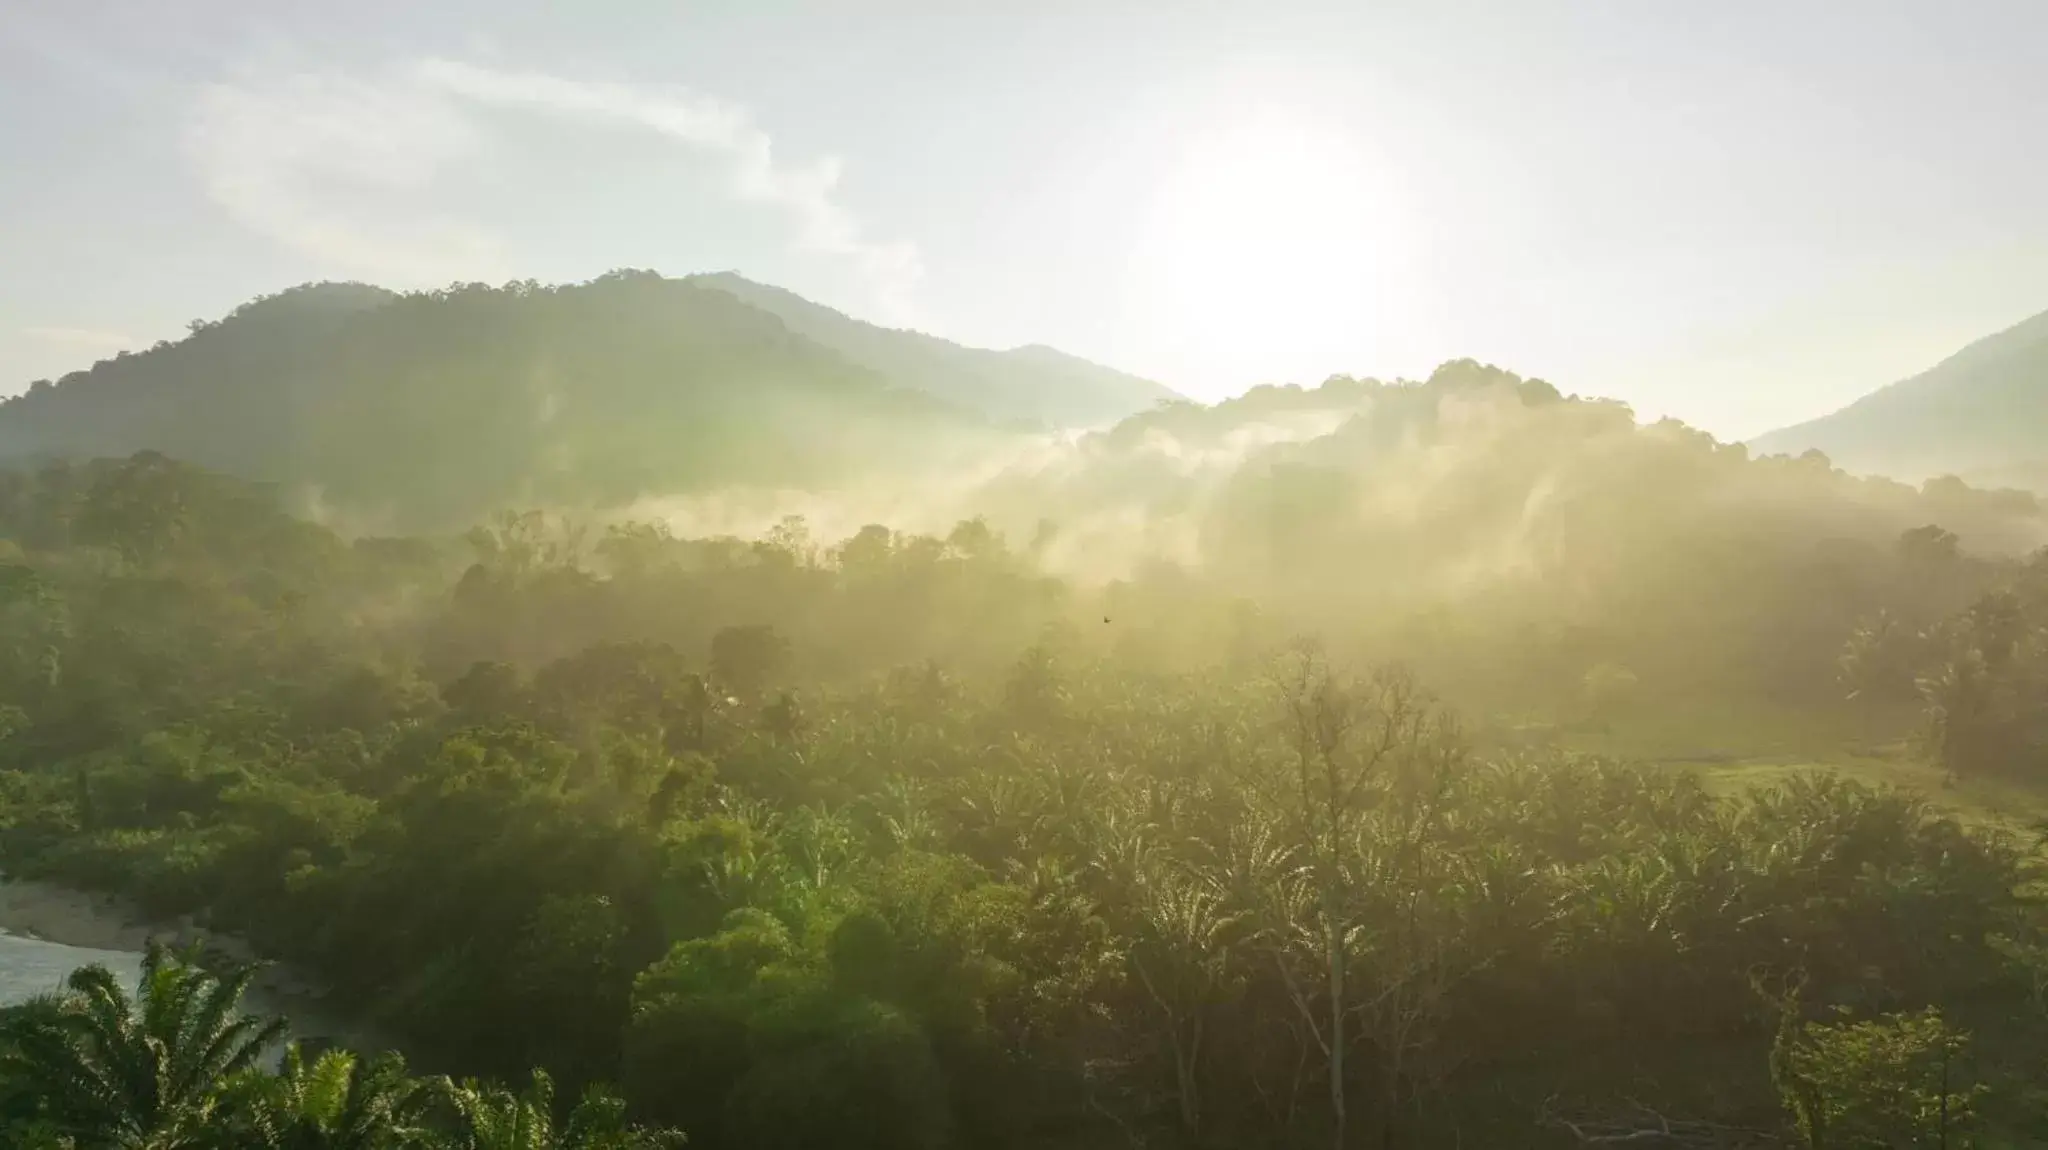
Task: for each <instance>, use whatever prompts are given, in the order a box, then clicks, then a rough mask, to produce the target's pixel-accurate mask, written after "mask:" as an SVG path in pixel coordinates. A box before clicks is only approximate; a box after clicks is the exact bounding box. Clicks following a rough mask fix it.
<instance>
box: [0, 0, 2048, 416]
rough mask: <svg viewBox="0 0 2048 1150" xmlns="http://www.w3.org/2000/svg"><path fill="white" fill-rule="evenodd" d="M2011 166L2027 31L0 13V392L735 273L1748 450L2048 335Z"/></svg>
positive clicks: (2039, 256)
mask: <svg viewBox="0 0 2048 1150" xmlns="http://www.w3.org/2000/svg"><path fill="white" fill-rule="evenodd" d="M2043 139H2048V3H2043V2H2041V0H2009V2H1995V0H1947V2H1944V3H1935V2H1932V0H1924V2H1912V3H1907V2H1891V0H1856V2H1854V3H1851V2H1849V0H1835V2H1821V0H1807V2H1796V0H1795V2H1790V3H1787V2H1784V0H1768V2H1766V0H1756V2H1751V0H1724V2H1723V3H1718V4H1700V3H1696V2H1679V0H1672V2H1668V3H1667V2H1658V0H1496V2H1492V3H1479V2H1476V0H1464V2H1460V0H1427V2H1415V3H1370V2H1366V0H1353V2H1349V3H1311V2H1309V0H1261V2H1259V3H1250V2H1243V3H1227V4H1226V3H1203V2H1199V0H1182V2H1172V0H1077V2H1059V0H1040V2H1036V3H1029V4H1019V3H1007V2H1001V0H925V2H921V3H912V2H910V0H869V2H864V3H860V4H848V3H839V2H834V0H813V2H811V3H774V2H769V0H747V2H746V3H741V2H739V0H719V2H716V3H687V2H681V0H661V2H657V0H640V2H631V3H628V2H615V3H606V2H603V0H578V2H576V3H566V2H557V3H547V2H543V0H520V2H513V0H447V2H441V3H418V2H415V0H353V2H351V3H346V4H337V3H334V2H333V0H319V2H316V3H302V2H299V0H240V2H234V3H230V2H227V0H180V3H177V4H168V3H163V2H162V0H127V2H123V0H0V390H8V391H12V390H19V389H20V388H22V387H25V386H26V385H27V384H28V382H29V381H31V380H33V379H36V378H40V377H53V376H56V375H60V374H62V373H64V372H65V371H69V370H72V369H75V368H79V367H83V366H86V365H88V364H90V363H91V362H92V361H93V360H94V359H96V358H99V357H101V356H104V355H107V354H111V352H112V351H114V350H117V349H119V348H121V347H128V346H133V347H141V346H146V345H147V344H149V343H152V342H154V341H155V340H157V339H161V338H167V337H175V336H177V335H178V334H180V333H181V332H182V330H183V325H184V323H185V321H186V320H188V319H191V318H194V317H202V316H204V317H211V316H217V315H219V314H221V313H223V312H225V311H227V310H229V309H231V308H232V307H233V306H235V305H236V304H237V303H239V302H241V301H243V300H245V299H247V298H248V297H250V296H252V295H255V294H258V293H261V292H268V291H275V290H277V289H279V288H282V287H286V286H289V285H291V284H294V283H300V282H304V281H307V280H313V279H327V278H335V279H361V280H368V281H372V282H377V283H382V284H385V285H388V286H392V287H422V286H438V285H442V284H445V283H448V282H450V281H454V280H486V281H491V282H501V281H503V280H506V279H511V278H529V277H530V278H535V279H541V280H570V279H586V278H589V277H590V276H593V275H596V274H599V273H601V272H603V271H605V270H607V269H609V268H613V267H620V266H631V267H651V268H655V269H658V270H660V271H663V272H667V273H670V274H677V275H680V274H685V273H688V272H692V271H703V270H718V269H726V268H732V269H737V270H739V271H741V272H743V273H744V274H747V275H749V276H751V277H753V278H756V279H761V280H765V281H768V282H772V283H777V284H781V285H783V286H785V287H789V288H791V289H793V290H795V291H798V292H801V293H803V294H805V295H808V296H811V297H812V298H815V299H818V300H821V301H823V302H826V303H830V304H832V305H834V306H837V307H840V308H842V309H844V310H847V311H849V312H852V313H854V314H856V315H860V316H863V317H865V318H871V319H875V320H878V321H881V322H888V323H894V324H899V325H908V326H916V327H919V328H922V329H925V330H929V331H932V332H935V333H937V334H940V335H945V336H948V337H950V338H953V339H957V340H960V341H962V342H965V343H973V344H980V345H986V346H997V347H1005V346H1011V345H1015V344H1019V343H1030V342H1039V343H1049V344H1053V345H1055V346H1058V347H1061V348H1063V349H1066V350H1068V351H1072V352H1074V353H1076V354H1080V355H1084V356H1087V357H1089V358H1092V359H1097V360H1100V361H1103V362H1105V363H1110V364H1113V365H1115V366H1118V367H1123V368H1126V369H1128V370H1132V371H1137V372H1140V373H1142V374H1146V375H1149V376H1152V377H1154V378H1157V379H1159V380H1161V381H1162V382H1165V383H1168V384H1170V385H1172V386H1175V387H1177V388H1180V389H1181V390H1183V391H1185V392H1187V393H1189V394H1190V395H1194V396H1197V397H1201V398H1215V397H1219V396H1221V395H1224V394H1228V393H1231V392H1234V391H1237V390H1241V389H1243V388H1244V387H1246V386H1249V385H1251V384H1253V383H1257V382H1268V381H1299V382H1311V383H1312V382H1316V381H1319V380H1320V379H1322V378H1323V377H1325V376H1327V375H1329V374H1331V373H1333V372H1346V373H1351V374H1358V375H1379V376H1383V377H1392V376H1397V375H1406V376H1419V375H1422V374H1425V373H1427V372H1428V371H1429V369H1430V368H1431V367H1433V366H1434V365H1435V364H1436V363H1438V362H1440V361H1442V360H1445V359H1450V358H1455V357H1459V356H1472V357H1475V358H1479V359H1483V360H1488V361H1492V362H1496V363H1499V364H1501V365H1502V366H1505V367H1509V368H1512V369H1514V370H1517V371H1520V372H1523V373H1525V374H1532V375H1541V376H1544V377H1546V378H1549V379H1551V380H1553V381H1554V382H1556V383H1558V384H1559V385H1560V386H1562V387H1563V388H1565V389H1566V390H1568V391H1580V392H1587V393H1599V394H1608V395H1615V396H1619V397H1621V398H1623V399H1626V400H1628V401H1630V402H1631V403H1633V404H1635V405H1636V407H1637V409H1638V410H1639V411H1640V412H1642V413H1643V414H1645V415H1664V414H1672V415H1677V416H1679V417H1681V418H1684V419H1686V420H1688V421H1690V422H1693V423H1696V424H1698V425H1700V426H1702V427H1706V428H1708V429H1710V430H1713V431H1715V432H1717V433H1721V434H1723V435H1746V434H1750V433H1754V432H1757V431H1761V430H1764V429H1767V428H1769V427H1772V426H1775V425H1778V424H1782V423H1786V422H1790V421H1794V420H1797V419H1800V418H1804V417H1806V416H1809V415H1813V414H1817V413H1819V412H1822V411H1825V410H1828V409H1831V408H1833V407H1836V406H1839V405H1840V404H1841V403H1843V402H1845V401H1847V400H1848V399H1851V398H1853V397H1854V396H1856V395H1858V394H1860V393H1862V392H1864V391H1867V390H1869V389H1871V388H1872V387H1875V386H1877V385H1879V384H1882V383H1885V382H1888V381H1890V380H1892V379H1895V378H1898V377H1900V376H1903V375H1907V374H1910V373H1912V372H1914V371H1917V370H1919V369H1921V368H1923V367H1925V366H1927V365H1929V364H1930V363H1932V362H1933V361H1934V360H1936V359H1938V358H1940V357H1941V356H1942V355H1944V354H1946V353H1947V352H1949V351H1952V350H1954V349H1955V348H1956V347H1958V346H1960V345H1961V344H1963V343H1965V342H1967V341H1969V340H1970V339H1973V338H1975V337H1977V336H1980V335H1983V334H1987V333H1988V332H1990V331H1992V330H1995V329H1998V328H2001V327H2004V326H2007V325H2010V324H2011V323H2014V322H2017V321H2018V320H2020V319H2023V318H2025V317H2026V316H2028V315H2031V314H2033V313H2035V312H2038V311H2040V310H2043V309H2048V212H2044V211H2043V210H2042V205H2043V204H2048V147H2043V146H2042V144H2041V141H2042V140H2043Z"/></svg>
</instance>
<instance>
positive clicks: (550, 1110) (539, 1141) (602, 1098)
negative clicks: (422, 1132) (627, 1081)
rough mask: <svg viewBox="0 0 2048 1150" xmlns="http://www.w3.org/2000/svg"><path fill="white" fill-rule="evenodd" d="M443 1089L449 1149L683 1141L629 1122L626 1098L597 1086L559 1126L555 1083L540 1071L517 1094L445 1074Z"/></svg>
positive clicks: (655, 1145) (598, 1147)
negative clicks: (450, 1118) (451, 1120)
mask: <svg viewBox="0 0 2048 1150" xmlns="http://www.w3.org/2000/svg"><path fill="white" fill-rule="evenodd" d="M442 1090H443V1092H444V1093H445V1095H446V1097H447V1100H448V1103H449V1105H450V1107H451V1108H452V1109H453V1110H454V1111H455V1118H456V1123H455V1135H454V1137H453V1138H452V1139H451V1140H449V1141H448V1142H447V1143H446V1145H447V1146H448V1147H449V1150H668V1148H670V1147H680V1146H682V1145H683V1141H684V1139H683V1136H682V1135H681V1134H680V1133H677V1132H675V1131H670V1130H646V1129H640V1128H636V1127H633V1126H630V1125H628V1124H627V1122H626V1104H625V1102H623V1101H622V1100H620V1099H619V1098H618V1097H617V1096H615V1095H612V1094H608V1093H606V1092H604V1091H602V1090H592V1091H591V1092H590V1093H588V1094H586V1095H584V1096H583V1100H582V1101H581V1102H578V1103H577V1104H576V1108H575V1109H574V1110H571V1111H570V1112H569V1118H568V1120H567V1121H566V1122H564V1123H562V1125H561V1128H560V1129H559V1130H558V1129H557V1128H556V1126H555V1120H554V1113H555V1105H554V1104H555V1084H554V1081H553V1080H552V1079H550V1078H549V1077H548V1076H547V1072H546V1071H542V1070H535V1071H534V1072H533V1083H532V1085H530V1086H528V1087H527V1088H526V1089H525V1090H524V1091H521V1092H520V1093H518V1094H514V1093H513V1092H511V1091H510V1090H507V1089H505V1088H504V1087H502V1086H496V1085H492V1084H489V1083H479V1082H477V1081H476V1080H475V1079H466V1080H464V1081H463V1082H462V1083H461V1084H459V1085H457V1084H455V1083H450V1082H447V1081H446V1080H445V1079H444V1080H443V1085H442Z"/></svg>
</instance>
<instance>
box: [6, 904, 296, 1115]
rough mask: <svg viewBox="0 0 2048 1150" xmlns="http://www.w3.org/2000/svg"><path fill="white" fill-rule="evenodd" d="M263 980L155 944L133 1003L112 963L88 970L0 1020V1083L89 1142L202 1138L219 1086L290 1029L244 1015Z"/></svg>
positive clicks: (144, 964)
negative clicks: (245, 999) (253, 984)
mask: <svg viewBox="0 0 2048 1150" xmlns="http://www.w3.org/2000/svg"><path fill="white" fill-rule="evenodd" d="M254 976H255V968H254V967H251V966H244V967H239V968H236V969H233V970H230V971H228V972H226V973H225V974H223V975H222V976H221V977H218V978H216V977H215V976H213V975H211V974H208V973H206V972H205V971H203V970H201V969H199V968H198V967H197V966H195V965H193V964H191V963H190V962H187V961H184V960H181V959H177V958H173V957H171V956H170V954H169V952H168V951H166V950H165V949H164V947H163V946H162V945H161V944H158V943H155V942H152V943H151V944H150V946H149V949H148V952H147V953H146V954H144V955H143V958H142V974H141V977H140V979H138V981H137V983H136V990H135V995H134V997H133V998H132V999H131V998H130V997H129V996H128V994H126V993H125V992H124V991H123V990H122V989H121V986H120V983H119V982H117V981H116V980H115V977H114V974H113V972H112V971H109V970H108V969H107V968H106V967H104V966H101V965H99V964H97V963H95V964H94V965H92V966H87V967H84V968H81V969H79V970H77V971H74V972H72V974H71V977H70V978H69V979H68V980H67V984H66V985H67V989H66V990H65V991H64V993H62V994H60V995H58V996H56V998H55V999H54V1000H49V1001H45V1002H44V1003H42V1004H40V1005H38V1006H37V1007H36V1008H35V1009H31V1010H24V1011H16V1012H13V1013H11V1014H9V1015H8V1016H7V1017H6V1018H5V1019H4V1020H0V1079H4V1080H8V1081H10V1082H11V1083H13V1085H14V1087H15V1089H17V1090H19V1091H21V1092H22V1093H23V1095H24V1096H27V1097H32V1098H37V1099H39V1100H40V1107H41V1117H42V1118H43V1119H44V1120H45V1121H46V1122H48V1124H49V1125H50V1126H52V1127H53V1128H54V1129H56V1130H57V1131H60V1132H61V1133H63V1134H68V1135H70V1136H72V1137H74V1138H76V1139H77V1140H78V1141H79V1142H80V1144H81V1145H83V1146H89V1147H101V1146H105V1147H118V1148H120V1150H181V1148H184V1147H199V1146H203V1145H205V1144H207V1142H208V1141H209V1140H210V1135H209V1132H208V1129H207V1128H208V1126H209V1124H210V1122H211V1119H212V1118H213V1115H214V1111H215V1108H216V1106H217V1105H218V1103H219V1101H220V1098H221V1087H222V1086H223V1085H224V1084H226V1083H227V1082H228V1081H230V1080H231V1079H233V1078H235V1077H236V1076H237V1075H240V1074H242V1073H243V1072H244V1071H247V1070H249V1069H250V1068H252V1067H254V1066H256V1065H257V1063H258V1060H259V1059H260V1058H261V1057H262V1055H263V1051H264V1050H265V1049H266V1048H267V1047H269V1046H271V1045H272V1044H274V1043H276V1042H277V1041H278V1040H279V1039H280V1038H281V1037H282V1036H283V1034H284V1030H285V1023H284V1021H283V1020H282V1019H271V1020H269V1021H264V1020H262V1019H257V1018H252V1017H249V1016H247V1015H242V1014H240V1013H239V1007H240V1006H241V1002H242V995H243V993H244V992H245V991H246V990H247V989H248V987H249V982H250V980H251V979H252V978H253V977H254Z"/></svg>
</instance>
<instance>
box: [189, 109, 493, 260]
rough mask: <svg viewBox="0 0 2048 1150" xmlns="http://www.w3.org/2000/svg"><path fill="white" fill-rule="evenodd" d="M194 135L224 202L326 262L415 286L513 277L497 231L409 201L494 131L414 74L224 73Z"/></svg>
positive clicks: (204, 173) (197, 154) (203, 168)
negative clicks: (485, 132)
mask: <svg viewBox="0 0 2048 1150" xmlns="http://www.w3.org/2000/svg"><path fill="white" fill-rule="evenodd" d="M186 143H187V146H188V148H189V149H190V152H191V155H192V157H193V159H194V161H195V162H196V163H197V165H198V168H199V173H200V178H201V180H202V182H203V183H204V186H205V188H206V191H207V193H208V194H209V195H210V196H212V197H213V199H214V200H215V201H216V202H217V203H219V204H220V205H221V206H222V207H224V208H226V209H227V210H228V212H229V213H230V214H232V215H233V216H234V217H235V218H236V219H238V220H240V221H241V222H242V223H243V224H244V225H245V226H247V227H249V228H251V229H253V230H255V231H257V232H259V233H261V234H263V235H266V236H268V237H270V238H271V239H274V240H276V241H278V242H280V243H282V244H284V245H285V246H287V247H289V248H292V249H293V250H295V251H297V252H298V253H300V254H301V255H304V256H308V257H310V258H312V259H313V260H315V261H317V262H318V263H320V264H321V265H322V266H323V268H325V269H328V270H332V271H341V272H346V273H349V274H359V275H368V276H372V277H377V278H386V279H395V280H399V281H403V282H405V283H407V284H410V285H415V286H426V285H435V286H439V285H442V284H446V283H449V282H450V281H453V280H458V279H479V278H486V279H498V278H501V277H502V276H503V273H504V271H505V267H504V264H505V260H504V257H503V245H502V243H501V242H500V241H499V239H498V238H497V237H495V236H493V235H491V234H490V233H489V232H488V231H486V230H485V229H483V228H480V227H478V226H476V225H473V224H470V223H467V222H465V221H463V220H460V219H456V218H448V217H436V216H434V215H432V214H426V215H424V216H423V215H422V214H421V213H420V212H419V211H418V209H417V206H416V202H415V203H408V202H407V201H408V195H407V194H408V193H416V192H418V191H420V190H423V189H425V188H426V187H427V186H428V185H430V184H431V183H432V182H433V180H434V179H435V178H436V177H437V176H438V175H440V174H441V173H442V172H443V171H444V170H446V169H447V167H448V166H449V165H451V164H454V163H457V162H460V161H461V160H463V159H464V158H465V157H467V156H469V155H472V154H474V153H475V152H476V151H477V150H478V149H479V147H480V145H481V136H480V134H479V131H478V129H477V126H476V125H475V124H474V123H472V122H471V121H470V119H469V118H467V117H466V116H464V115H463V113H462V109H461V108H459V107H458V106H456V105H455V104H454V103H453V102H451V101H449V100H447V99H445V98H439V97H437V96H436V95H435V94H434V93H433V92H432V91H431V90H429V89H427V88H425V87H423V86H421V85H419V84H417V83H411V82H408V81H407V80H405V79H404V78H403V77H402V76H397V75H387V76H383V77H378V78H375V79H363V78H359V77H354V76H349V75H345V74H341V73H334V72H327V73H304V72H301V73H292V74H287V75H283V76H276V77H253V76H252V77H245V78H243V79H240V80H234V81H223V82H220V83H215V84H210V85H208V86H206V87H205V88H204V89H203V90H202V91H201V92H200V95H199V100H198V103H197V105H196V106H195V108H194V111H193V116H192V120H191V123H190V125H189V127H188V131H187V137H186ZM415 199H416V198H415Z"/></svg>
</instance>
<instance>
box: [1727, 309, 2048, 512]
mask: <svg viewBox="0 0 2048 1150" xmlns="http://www.w3.org/2000/svg"><path fill="white" fill-rule="evenodd" d="M1755 447H1756V448H1757V450H1759V451H1762V452H1771V453H1783V454H1791V455H1796V454H1799V453H1801V452H1804V451H1809V450H1819V451H1821V452H1822V453H1824V454H1825V455H1827V456H1828V458H1829V459H1831V460H1833V461H1834V462H1835V463H1837V464H1840V465H1841V466H1844V467H1847V468H1849V469H1851V470H1853V471H1866V472H1877V473H1882V474H1886V475H1893V476H1897V477H1899V478H1902V479H1908V480H1918V479H1924V478H1928V477H1931V476H1935V475H1943V474H1953V475H1960V476H1962V477H1963V478H1965V479H1968V480H1970V481H1971V482H1973V483H1979V484H1986V485H2005V484H2014V485H2023V486H2027V487H2032V488H2034V489H2036V490H2048V312H2043V313H2041V314H2040V315H2037V316H2035V317H2033V318H2032V319H2029V320H2027V321H2026V322H2024V323H2021V324H2018V325H2016V326H2014V327H2011V328H2008V329H2006V330H2005V331H2002V332H1999V333H1998V334H1996V335H1992V336H1987V337H1985V338H1984V339H1980V340H1978V341H1977V342H1976V343H1973V344H1971V345H1970V346H1968V347H1966V348H1964V349H1963V350H1961V351H1959V352H1957V353H1956V354H1954V355H1952V356H1950V357H1948V358H1947V359H1945V360H1943V361H1942V362H1940V363H1939V364H1936V365H1935V366H1934V367H1932V368H1930V369H1928V370H1927V371H1924V372H1922V373H1921V374H1919V375H1916V376H1914V377H1912V378H1911V379H1906V380H1901V381H1900V382H1898V383H1894V384H1892V385H1891V386H1889V387H1885V388H1882V389H1880V390H1878V391H1875V392H1872V393H1871V394H1869V395H1866V396H1864V397H1863V398H1862V399H1859V400H1857V401H1856V402H1855V403H1852V404H1850V405H1849V406H1848V407H1845V408H1843V409H1842V410H1840V411H1837V412H1835V413H1833V414H1832V415H1826V416H1823V417H1821V418H1819V419H1816V420H1812V421H1810V422H1807V423H1802V424H1799V425H1798V426H1796V427H1787V428H1783V429H1781V430H1778V431H1774V432H1771V433H1770V434H1769V435H1766V436H1763V437H1762V438H1760V439H1758V440H1757V441H1756V443H1755Z"/></svg>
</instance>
